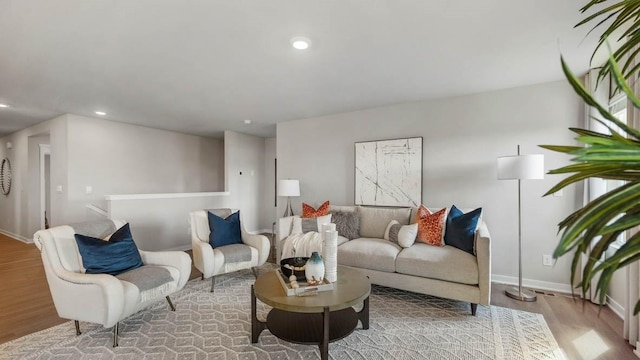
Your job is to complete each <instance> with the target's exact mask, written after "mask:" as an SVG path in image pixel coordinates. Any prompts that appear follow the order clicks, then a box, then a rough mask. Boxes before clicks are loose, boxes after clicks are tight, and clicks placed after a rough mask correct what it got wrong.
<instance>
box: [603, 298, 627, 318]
mask: <svg viewBox="0 0 640 360" xmlns="http://www.w3.org/2000/svg"><path fill="white" fill-rule="evenodd" d="M607 305H608V306H609V308H610V309H611V311H613V313H614V314H616V315H618V317H619V318H620V319H623V320H624V307H623V306H622V305H620V304H618V302H617V301H615V300H613V298H611V296H609V295H607Z"/></svg>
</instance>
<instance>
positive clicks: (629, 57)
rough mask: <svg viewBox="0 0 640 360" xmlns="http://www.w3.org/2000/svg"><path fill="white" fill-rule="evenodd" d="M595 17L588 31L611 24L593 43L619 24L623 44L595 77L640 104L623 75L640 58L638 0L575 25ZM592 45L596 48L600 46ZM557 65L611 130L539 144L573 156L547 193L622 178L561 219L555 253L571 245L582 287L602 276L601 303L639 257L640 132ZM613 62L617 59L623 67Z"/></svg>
mask: <svg viewBox="0 0 640 360" xmlns="http://www.w3.org/2000/svg"><path fill="white" fill-rule="evenodd" d="M606 2H607V0H591V1H589V2H588V4H587V5H585V6H584V7H583V8H582V9H581V11H582V12H585V11H587V10H590V9H592V8H593V7H594V6H596V5H600V4H603V3H606ZM594 19H598V20H599V22H598V23H597V24H596V25H595V26H594V27H593V29H592V31H593V30H595V29H597V28H599V27H600V26H603V25H604V24H609V25H608V27H607V28H606V29H605V31H604V32H603V34H602V35H601V37H600V41H599V43H598V46H597V48H599V47H601V46H602V45H603V44H605V43H606V39H607V38H608V37H609V36H610V35H612V34H613V33H614V32H616V31H622V36H621V37H620V39H618V40H620V41H621V45H620V48H619V49H618V50H616V51H615V52H613V53H612V54H611V55H610V58H609V61H608V62H607V64H606V65H605V66H603V67H602V68H601V70H600V73H599V76H598V80H599V81H600V80H602V79H604V78H605V77H606V76H607V75H609V76H611V78H612V79H613V80H615V86H616V88H617V89H618V90H619V91H621V92H622V93H623V94H624V95H625V96H626V97H627V100H628V103H630V104H631V105H632V106H633V107H635V108H636V109H640V99H638V97H637V96H636V95H635V94H634V92H633V90H632V89H631V87H630V86H629V85H628V84H627V80H635V79H637V76H636V74H637V73H638V71H639V70H640V61H638V63H637V64H636V59H637V57H638V54H639V53H640V47H638V46H637V45H638V44H640V0H624V1H617V2H615V3H614V4H613V5H609V6H606V5H605V7H604V8H603V9H602V10H600V11H597V12H595V13H594V14H593V15H591V16H589V17H587V18H586V19H585V20H583V21H582V22H580V23H579V24H578V25H576V26H581V25H584V24H587V23H589V22H591V21H593V20H594ZM597 48H596V49H595V50H594V54H595V52H596V51H597ZM561 63H562V69H563V71H564V74H565V76H566V77H567V79H568V80H569V83H570V84H571V86H572V87H573V89H574V90H575V91H576V93H577V94H578V95H579V96H580V97H581V98H582V99H583V100H584V101H585V102H586V103H587V104H588V105H589V106H591V107H593V108H595V109H596V110H597V111H598V112H599V113H600V115H602V117H603V118H604V119H606V120H597V119H596V120H597V121H599V122H600V123H602V124H603V125H604V126H605V127H606V128H607V129H608V130H609V133H600V132H595V131H590V130H586V129H579V128H571V129H570V130H571V131H573V132H574V133H576V134H577V137H576V140H577V141H578V142H579V143H582V144H583V146H552V145H541V146H542V147H543V148H546V149H549V150H553V151H557V152H562V153H566V154H569V155H572V156H573V158H572V159H571V161H572V162H573V164H571V165H568V166H565V167H562V168H559V169H555V170H551V171H550V172H549V173H550V174H572V175H570V176H569V177H567V178H566V179H564V180H562V181H560V182H559V183H558V184H557V185H555V186H554V187H553V188H551V189H550V190H549V191H548V192H547V193H546V194H545V196H546V195H549V194H553V193H555V192H557V191H558V190H560V189H562V188H564V187H566V186H567V185H569V184H573V183H575V182H578V181H582V180H585V179H588V178H601V179H607V180H623V181H624V182H625V183H624V185H622V186H620V187H618V188H616V189H614V190H611V191H609V192H607V193H605V194H604V195H602V196H600V197H598V198H597V199H595V200H593V201H591V202H590V203H588V204H587V205H585V206H584V207H583V208H581V209H578V210H577V211H575V212H574V213H572V214H571V215H569V216H568V217H567V218H566V219H564V220H563V221H562V222H560V224H559V225H558V226H559V230H560V232H561V233H562V235H561V238H560V241H559V243H558V246H557V247H556V249H555V251H554V254H553V255H554V257H555V258H558V257H560V256H563V255H565V254H568V253H571V252H574V254H573V261H572V265H571V279H575V275H576V273H577V272H578V271H579V267H580V266H581V265H582V267H583V268H582V278H581V280H580V283H579V285H578V286H579V287H580V288H581V289H582V292H583V293H586V292H587V291H588V290H589V288H590V286H591V281H592V280H593V279H594V278H595V276H596V275H600V277H599V279H598V282H597V285H596V289H595V293H596V296H599V299H600V303H604V300H605V297H606V295H607V290H608V288H609V283H610V281H611V279H612V277H613V274H614V273H615V272H616V271H617V270H619V269H621V268H623V267H625V266H627V265H629V264H631V263H633V262H635V261H638V260H640V232H638V229H637V227H638V226H639V225H640V131H639V130H638V129H635V128H633V127H631V126H628V125H627V124H626V123H625V122H622V121H620V120H619V119H617V118H616V117H615V116H614V115H612V114H611V113H610V112H609V111H608V109H607V108H606V107H604V106H602V105H600V104H599V103H598V102H597V101H595V100H594V99H593V97H592V96H591V95H590V94H589V92H588V91H587V90H586V89H585V88H584V86H583V85H582V83H581V82H580V80H578V78H576V76H575V75H573V73H572V72H571V71H570V70H569V68H568V67H567V64H566V63H565V61H564V59H561ZM618 64H622V65H623V67H622V69H621V68H620V67H619V65H618ZM626 231H628V232H629V237H628V239H627V242H626V243H625V244H624V245H622V246H620V247H619V249H617V250H616V251H615V252H614V253H613V254H612V255H611V256H609V257H608V258H607V259H603V255H604V253H605V251H607V250H608V249H609V246H610V245H611V244H612V243H613V242H614V241H616V239H617V238H618V237H619V235H620V234H622V233H623V232H626ZM583 254H585V255H587V260H586V263H584V264H581V262H580V259H581V258H582V255H583ZM639 311H640V301H639V302H638V303H637V304H636V305H635V308H634V314H635V313H638V312H639Z"/></svg>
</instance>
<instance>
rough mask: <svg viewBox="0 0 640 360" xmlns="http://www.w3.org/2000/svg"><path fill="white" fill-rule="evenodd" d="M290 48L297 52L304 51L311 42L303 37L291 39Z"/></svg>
mask: <svg viewBox="0 0 640 360" xmlns="http://www.w3.org/2000/svg"><path fill="white" fill-rule="evenodd" d="M291 46H293V47H294V48H296V49H298V50H305V49H308V48H309V46H311V40H309V38H306V37H304V36H296V37H294V38H292V39H291Z"/></svg>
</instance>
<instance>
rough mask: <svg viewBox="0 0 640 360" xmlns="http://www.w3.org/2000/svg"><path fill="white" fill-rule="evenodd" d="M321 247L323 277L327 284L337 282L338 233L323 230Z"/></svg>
mask: <svg viewBox="0 0 640 360" xmlns="http://www.w3.org/2000/svg"><path fill="white" fill-rule="evenodd" d="M323 235H324V236H323V238H324V242H323V247H322V259H323V260H324V276H325V278H326V279H327V281H329V282H332V283H333V282H336V281H337V280H338V232H337V231H335V230H325V232H324V234H323Z"/></svg>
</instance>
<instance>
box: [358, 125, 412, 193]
mask: <svg viewBox="0 0 640 360" xmlns="http://www.w3.org/2000/svg"><path fill="white" fill-rule="evenodd" d="M355 172H356V174H355V204H356V205H377V206H419V205H420V204H421V203H422V137H415V138H406V139H393V140H379V141H366V142H357V143H355Z"/></svg>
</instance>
